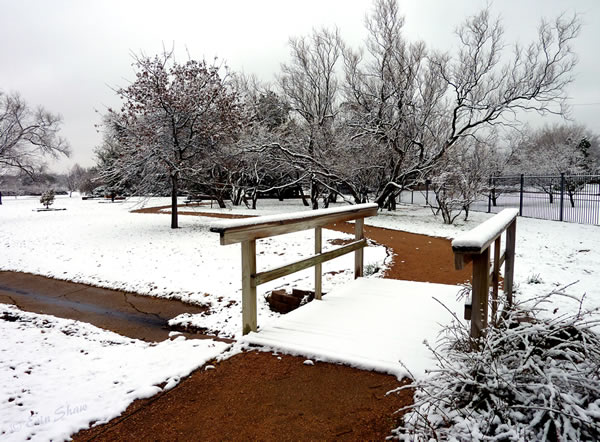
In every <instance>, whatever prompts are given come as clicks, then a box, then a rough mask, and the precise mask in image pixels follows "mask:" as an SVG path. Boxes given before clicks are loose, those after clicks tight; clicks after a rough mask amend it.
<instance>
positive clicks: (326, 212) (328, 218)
mask: <svg viewBox="0 0 600 442" xmlns="http://www.w3.org/2000/svg"><path fill="white" fill-rule="evenodd" d="M377 209H378V206H377V204H358V205H355V206H349V207H339V208H335V209H320V210H311V211H303V212H294V213H289V214H285V215H267V216H259V217H255V218H245V219H239V220H229V221H224V222H221V223H218V224H215V225H214V226H213V227H211V229H210V231H211V232H216V233H219V234H220V235H221V245H227V244H235V243H238V242H242V241H250V240H256V239H260V238H268V237H270V236H276V235H283V234H284V233H292V232H298V231H301V230H308V229H312V228H317V227H323V226H326V225H328V224H332V223H339V222H344V221H351V220H354V219H360V218H365V217H368V216H375V215H377Z"/></svg>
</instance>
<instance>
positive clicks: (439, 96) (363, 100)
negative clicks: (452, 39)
mask: <svg viewBox="0 0 600 442" xmlns="http://www.w3.org/2000/svg"><path fill="white" fill-rule="evenodd" d="M403 23H404V19H403V17H401V16H400V14H399V11H398V6H397V3H396V1H395V0H377V1H376V2H375V8H374V11H373V13H372V14H371V16H370V17H369V18H368V20H367V28H368V30H369V33H370V34H369V40H368V41H367V49H368V51H369V57H368V59H367V60H363V59H362V58H361V55H360V54H359V53H352V52H350V51H348V53H347V55H346V57H345V62H346V99H347V101H348V103H349V108H350V109H351V111H352V117H351V120H350V121H351V124H352V127H353V129H354V135H353V136H354V137H355V138H365V137H366V138H370V139H372V140H373V141H372V143H373V144H374V143H377V144H379V145H381V146H382V150H383V151H384V152H385V156H384V158H385V161H387V164H386V170H385V173H384V175H383V180H382V181H381V184H380V186H379V188H378V190H377V197H376V201H377V202H378V203H379V204H380V206H383V205H384V204H385V203H386V201H387V200H388V199H389V198H390V196H393V195H394V193H395V192H397V189H401V188H402V187H404V186H407V185H410V184H411V183H415V182H418V181H420V180H422V179H423V177H424V176H426V175H427V174H428V173H429V172H430V171H431V170H433V169H434V168H435V167H436V163H437V162H438V161H439V160H441V159H442V158H444V157H445V156H446V157H447V156H448V155H451V151H452V149H453V148H454V146H455V145H457V144H459V142H460V141H461V140H462V139H464V138H466V137H471V136H473V135H477V134H479V133H482V132H483V133H485V132H486V131H488V130H490V128H491V127H494V126H496V125H507V124H508V125H510V124H518V113H519V112H521V111H535V112H538V113H540V114H546V113H558V114H561V113H563V112H564V111H565V106H564V103H565V98H566V87H567V86H568V85H569V83H570V82H571V81H572V69H573V67H574V65H575V63H576V57H575V55H574V54H573V52H572V49H571V42H572V40H573V39H574V38H575V37H576V36H577V35H578V33H579V30H580V25H579V22H578V20H577V18H576V17H574V18H572V19H566V18H565V17H563V16H560V17H558V18H557V19H556V20H555V21H554V22H553V23H548V22H544V21H542V23H541V24H540V27H539V28H538V38H537V40H536V41H534V42H532V43H531V44H529V45H528V46H526V47H521V46H519V45H514V47H513V51H512V55H509V54H507V53H506V47H507V46H506V45H505V44H504V42H503V40H502V35H503V29H502V26H501V23H500V21H499V20H494V19H492V17H491V16H490V12H489V10H487V9H486V10H483V11H482V12H480V13H479V14H477V15H475V16H473V17H469V18H468V19H467V20H466V21H465V22H464V23H463V24H462V25H461V26H460V27H459V28H458V30H457V36H458V38H459V43H460V48H459V50H458V52H457V53H456V54H449V53H439V52H434V51H427V50H426V48H425V45H424V44H423V43H409V42H407V41H406V39H405V38H404V37H403V35H402V27H403ZM503 60H507V61H506V62H504V64H503ZM515 116H517V118H512V117H515ZM382 164H383V160H382Z"/></svg>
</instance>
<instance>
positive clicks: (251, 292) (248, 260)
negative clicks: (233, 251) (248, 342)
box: [242, 241, 256, 335]
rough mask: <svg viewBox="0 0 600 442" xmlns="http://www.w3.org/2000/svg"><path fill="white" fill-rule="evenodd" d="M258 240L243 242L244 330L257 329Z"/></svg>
mask: <svg viewBox="0 0 600 442" xmlns="http://www.w3.org/2000/svg"><path fill="white" fill-rule="evenodd" d="M255 273H256V241H244V242H242V326H243V328H242V332H243V334H245V335H246V334H248V333H250V332H251V331H254V332H255V331H256V286H255V285H254V284H253V276H252V275H254V274H255Z"/></svg>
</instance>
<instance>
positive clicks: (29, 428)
mask: <svg viewBox="0 0 600 442" xmlns="http://www.w3.org/2000/svg"><path fill="white" fill-rule="evenodd" d="M227 347H228V345H227V344H224V343H222V342H215V341H213V340H199V339H193V340H186V339H185V338H184V337H183V336H180V337H176V338H175V339H173V340H166V341H164V342H161V343H159V344H148V343H147V342H142V341H138V340H134V339H130V338H125V337H123V336H120V335H118V334H115V333H112V332H109V331H106V330H102V329H99V328H97V327H94V326H92V325H89V324H86V323H83V322H78V321H72V320H67V319H61V318H55V317H53V316H48V315H38V314H31V313H26V312H22V311H20V310H18V309H17V308H16V307H13V306H7V305H5V304H0V440H3V441H4V440H10V441H13V440H14V441H21V440H34V441H38V440H39V441H46V440H64V439H67V438H68V437H69V436H70V435H71V434H73V433H75V432H77V431H79V430H81V429H84V428H88V426H89V424H90V422H98V423H103V422H108V421H109V420H111V419H112V418H115V417H117V416H119V415H120V414H121V413H122V412H123V411H125V409H126V408H127V406H128V405H129V404H130V403H131V402H133V401H134V400H136V399H142V398H147V397H150V396H154V395H155V394H157V393H160V392H162V391H166V390H168V389H170V388H172V387H173V386H175V385H176V384H177V383H178V382H179V380H180V379H181V378H183V377H185V376H187V375H189V374H190V373H191V372H192V371H193V370H195V369H196V368H198V367H200V366H202V365H203V364H205V363H206V362H207V361H209V360H211V359H213V358H215V357H216V356H217V355H219V354H220V353H221V352H223V351H224V350H225V349H226V348H227ZM173 361H177V362H176V363H173ZM149 367H151V369H149Z"/></svg>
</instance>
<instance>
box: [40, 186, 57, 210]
mask: <svg viewBox="0 0 600 442" xmlns="http://www.w3.org/2000/svg"><path fill="white" fill-rule="evenodd" d="M40 203H42V204H43V205H44V206H45V207H46V209H49V208H50V206H51V205H52V204H54V189H50V190H46V191H45V192H44V193H43V194H42V197H41V198H40Z"/></svg>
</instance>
